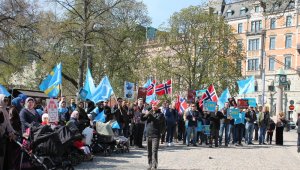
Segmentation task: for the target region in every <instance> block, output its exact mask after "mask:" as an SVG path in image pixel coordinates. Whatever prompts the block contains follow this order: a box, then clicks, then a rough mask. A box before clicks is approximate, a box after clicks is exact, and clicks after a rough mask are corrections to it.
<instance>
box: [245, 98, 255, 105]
mask: <svg viewBox="0 0 300 170" xmlns="http://www.w3.org/2000/svg"><path fill="white" fill-rule="evenodd" d="M245 99H246V100H248V104H249V106H250V107H257V104H256V98H245Z"/></svg>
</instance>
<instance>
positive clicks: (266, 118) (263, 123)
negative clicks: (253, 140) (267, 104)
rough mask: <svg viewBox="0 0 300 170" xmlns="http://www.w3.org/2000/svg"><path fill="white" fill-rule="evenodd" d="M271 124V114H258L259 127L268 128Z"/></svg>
mask: <svg viewBox="0 0 300 170" xmlns="http://www.w3.org/2000/svg"><path fill="white" fill-rule="evenodd" d="M269 124H270V114H269V112H259V114H258V127H268V126H269Z"/></svg>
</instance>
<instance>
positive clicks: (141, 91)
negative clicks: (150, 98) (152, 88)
mask: <svg viewBox="0 0 300 170" xmlns="http://www.w3.org/2000/svg"><path fill="white" fill-rule="evenodd" d="M146 95H147V88H143V87H139V89H138V95H137V98H138V99H139V98H143V101H145V100H146Z"/></svg>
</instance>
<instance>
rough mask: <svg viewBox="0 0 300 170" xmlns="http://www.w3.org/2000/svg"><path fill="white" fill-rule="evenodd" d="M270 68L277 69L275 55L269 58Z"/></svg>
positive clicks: (271, 69)
mask: <svg viewBox="0 0 300 170" xmlns="http://www.w3.org/2000/svg"><path fill="white" fill-rule="evenodd" d="M269 70H270V71H274V70H275V58H274V57H270V58H269Z"/></svg>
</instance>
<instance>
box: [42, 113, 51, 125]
mask: <svg viewBox="0 0 300 170" xmlns="http://www.w3.org/2000/svg"><path fill="white" fill-rule="evenodd" d="M42 125H50V123H49V115H48V114H47V113H44V114H43V115H42Z"/></svg>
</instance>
